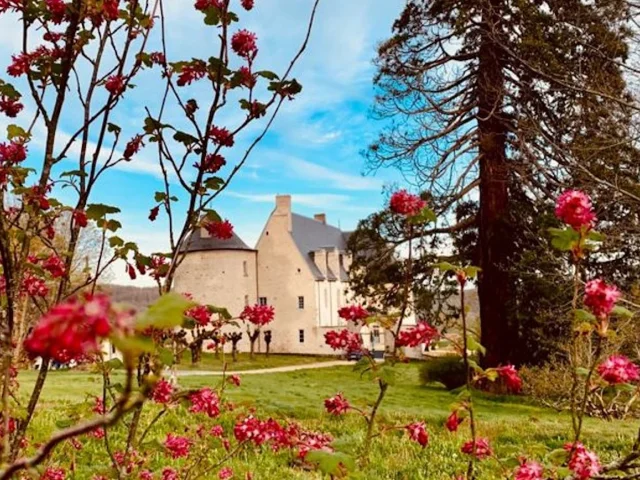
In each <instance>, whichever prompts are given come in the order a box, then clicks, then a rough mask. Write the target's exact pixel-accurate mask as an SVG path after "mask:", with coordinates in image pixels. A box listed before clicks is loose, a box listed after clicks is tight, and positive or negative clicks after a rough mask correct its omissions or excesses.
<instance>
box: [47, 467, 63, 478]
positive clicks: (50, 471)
mask: <svg viewBox="0 0 640 480" xmlns="http://www.w3.org/2000/svg"><path fill="white" fill-rule="evenodd" d="M65 478H67V475H66V472H65V471H64V468H57V467H47V469H46V470H45V471H44V472H43V473H42V475H41V476H40V480H65Z"/></svg>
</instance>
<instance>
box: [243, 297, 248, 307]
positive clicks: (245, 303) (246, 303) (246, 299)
mask: <svg viewBox="0 0 640 480" xmlns="http://www.w3.org/2000/svg"><path fill="white" fill-rule="evenodd" d="M248 305H249V295H245V296H244V306H245V307H246V306H248Z"/></svg>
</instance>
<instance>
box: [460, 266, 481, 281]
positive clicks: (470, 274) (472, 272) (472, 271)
mask: <svg viewBox="0 0 640 480" xmlns="http://www.w3.org/2000/svg"><path fill="white" fill-rule="evenodd" d="M481 270H482V269H481V268H480V267H474V266H473V265H471V266H468V267H464V268H463V269H462V271H463V272H464V273H465V274H466V275H467V278H476V277H477V276H478V272H480V271H481Z"/></svg>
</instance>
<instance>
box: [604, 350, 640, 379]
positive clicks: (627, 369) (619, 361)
mask: <svg viewBox="0 0 640 480" xmlns="http://www.w3.org/2000/svg"><path fill="white" fill-rule="evenodd" d="M598 373H599V374H600V376H601V377H602V379H603V380H604V381H605V382H608V383H610V384H611V385H616V384H619V383H629V382H635V381H636V380H638V379H639V378H640V368H638V366H637V365H636V364H635V363H633V362H632V361H631V360H629V359H628V358H627V357H625V356H624V355H611V356H610V357H609V358H607V359H606V360H605V361H604V362H602V363H601V364H600V365H599V366H598Z"/></svg>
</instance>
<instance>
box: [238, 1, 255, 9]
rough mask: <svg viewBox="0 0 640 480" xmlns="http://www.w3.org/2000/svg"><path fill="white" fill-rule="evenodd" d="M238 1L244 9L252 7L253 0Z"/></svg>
mask: <svg viewBox="0 0 640 480" xmlns="http://www.w3.org/2000/svg"><path fill="white" fill-rule="evenodd" d="M240 3H241V4H242V8H244V9H245V10H251V9H252V8H253V0H240Z"/></svg>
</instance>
